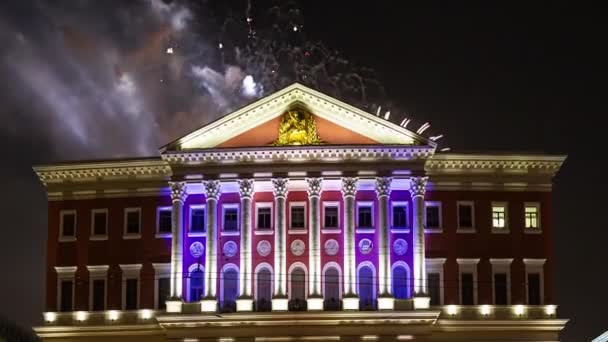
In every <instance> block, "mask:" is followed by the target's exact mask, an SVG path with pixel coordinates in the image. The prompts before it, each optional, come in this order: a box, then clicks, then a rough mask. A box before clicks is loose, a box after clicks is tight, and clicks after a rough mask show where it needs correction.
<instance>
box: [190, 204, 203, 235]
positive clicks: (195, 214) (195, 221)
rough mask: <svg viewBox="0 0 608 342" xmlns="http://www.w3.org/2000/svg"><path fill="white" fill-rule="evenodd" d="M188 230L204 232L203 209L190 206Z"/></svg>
mask: <svg viewBox="0 0 608 342" xmlns="http://www.w3.org/2000/svg"><path fill="white" fill-rule="evenodd" d="M190 232H192V233H204V232H205V209H203V208H192V211H191V217H190Z"/></svg>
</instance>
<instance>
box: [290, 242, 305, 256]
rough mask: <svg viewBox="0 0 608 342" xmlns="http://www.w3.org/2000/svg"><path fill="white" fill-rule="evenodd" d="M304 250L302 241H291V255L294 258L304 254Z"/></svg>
mask: <svg viewBox="0 0 608 342" xmlns="http://www.w3.org/2000/svg"><path fill="white" fill-rule="evenodd" d="M304 248H306V245H305V244H304V241H302V240H293V242H292V243H291V253H293V255H295V256H300V255H302V254H304Z"/></svg>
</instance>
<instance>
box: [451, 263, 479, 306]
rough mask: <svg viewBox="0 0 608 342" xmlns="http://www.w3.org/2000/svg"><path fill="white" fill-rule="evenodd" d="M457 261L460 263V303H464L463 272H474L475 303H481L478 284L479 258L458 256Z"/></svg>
mask: <svg viewBox="0 0 608 342" xmlns="http://www.w3.org/2000/svg"><path fill="white" fill-rule="evenodd" d="M456 262H457V263H458V299H459V303H460V305H464V304H462V301H463V300H462V299H463V298H462V297H463V296H462V274H463V273H472V274H473V305H477V304H478V303H479V298H478V296H479V293H478V292H479V286H478V284H477V283H478V279H479V278H478V274H477V265H478V264H479V258H470V259H469V258H457V259H456Z"/></svg>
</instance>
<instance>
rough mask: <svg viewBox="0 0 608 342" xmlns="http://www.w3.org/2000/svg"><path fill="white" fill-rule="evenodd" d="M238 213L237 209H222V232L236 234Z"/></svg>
mask: <svg viewBox="0 0 608 342" xmlns="http://www.w3.org/2000/svg"><path fill="white" fill-rule="evenodd" d="M238 216H239V212H238V209H237V208H225V209H224V231H226V232H236V231H238V230H239V225H238V222H239V219H238Z"/></svg>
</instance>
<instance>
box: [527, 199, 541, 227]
mask: <svg viewBox="0 0 608 342" xmlns="http://www.w3.org/2000/svg"><path fill="white" fill-rule="evenodd" d="M526 208H536V225H537V226H538V227H536V228H528V227H526ZM540 211H541V206H540V202H524V233H525V234H542V232H543V226H542V222H541V219H540V216H541V215H540Z"/></svg>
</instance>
